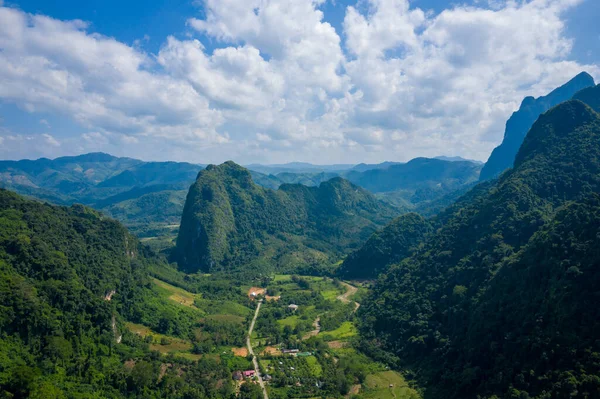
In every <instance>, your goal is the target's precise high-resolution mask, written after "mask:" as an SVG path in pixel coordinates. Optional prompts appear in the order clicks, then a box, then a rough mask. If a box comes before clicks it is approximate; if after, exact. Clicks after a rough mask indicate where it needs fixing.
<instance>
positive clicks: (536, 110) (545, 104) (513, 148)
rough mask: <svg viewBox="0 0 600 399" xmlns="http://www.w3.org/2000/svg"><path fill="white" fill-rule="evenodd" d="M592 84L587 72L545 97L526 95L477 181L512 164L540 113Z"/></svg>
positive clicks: (592, 80)
mask: <svg viewBox="0 0 600 399" xmlns="http://www.w3.org/2000/svg"><path fill="white" fill-rule="evenodd" d="M591 86H594V79H593V78H592V77H591V76H590V75H589V74H588V73H586V72H582V73H580V74H579V75H577V76H575V77H574V78H573V79H571V80H570V81H569V82H567V83H565V84H564V85H562V86H561V87H559V88H557V89H555V90H553V91H552V92H551V93H549V94H547V95H546V96H543V97H539V98H533V97H526V98H525V99H524V100H523V102H522V103H521V106H520V107H519V110H518V111H515V112H514V113H513V114H512V116H511V117H510V119H509V120H508V121H507V122H506V129H505V131H504V138H503V140H502V143H501V144H500V145H499V146H498V147H496V148H495V149H494V150H493V151H492V154H491V155H490V157H489V159H488V161H487V162H486V164H485V165H484V166H483V169H482V170H481V175H480V180H487V179H492V178H494V177H496V176H498V175H499V174H500V173H502V172H503V171H504V170H506V169H508V168H510V167H512V166H513V162H514V159H515V155H517V152H518V151H519V147H520V146H521V143H522V142H523V139H524V138H525V135H526V134H527V132H528V131H529V129H530V128H531V126H532V125H533V123H534V122H535V121H536V120H537V118H538V117H539V116H540V115H541V114H542V113H544V112H546V111H547V110H549V109H550V108H552V107H554V106H555V105H558V104H560V103H562V102H563V101H567V100H569V99H571V98H572V97H573V96H574V95H575V94H576V93H577V92H578V91H580V90H583V89H585V88H588V87H591Z"/></svg>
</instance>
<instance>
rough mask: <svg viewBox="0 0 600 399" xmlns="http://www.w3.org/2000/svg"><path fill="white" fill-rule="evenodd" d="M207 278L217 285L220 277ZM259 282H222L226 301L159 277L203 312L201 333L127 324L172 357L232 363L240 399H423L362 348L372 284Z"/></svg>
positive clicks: (190, 308) (178, 301)
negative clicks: (359, 315)
mask: <svg viewBox="0 0 600 399" xmlns="http://www.w3.org/2000/svg"><path fill="white" fill-rule="evenodd" d="M204 278H205V279H207V286H213V287H214V286H215V285H214V283H212V282H211V281H212V279H214V277H211V276H205V277H204ZM252 281H253V282H254V283H256V284H254V285H252V284H244V282H243V281H241V282H239V283H237V284H233V285H232V284H231V283H227V284H222V283H221V282H219V286H220V287H221V288H219V291H218V295H219V296H222V297H223V299H221V300H211V299H209V296H208V295H207V294H192V293H190V292H188V291H185V290H184V289H182V288H179V287H176V286H173V285H171V284H168V283H166V282H165V281H162V280H160V279H154V283H155V285H156V288H155V289H156V290H157V292H158V293H160V295H163V296H164V298H165V299H167V300H168V301H169V302H170V303H173V304H175V306H177V307H178V308H179V309H180V310H181V311H185V312H191V313H193V314H197V315H198V316H199V317H200V323H199V328H198V329H197V330H196V333H195V335H196V336H195V338H194V339H193V340H191V341H188V340H186V339H182V338H179V337H175V336H171V335H166V334H161V333H159V332H156V331H152V330H150V329H149V328H148V327H146V326H143V325H138V324H133V323H128V324H127V327H128V329H129V330H130V331H132V332H134V333H136V334H137V335H140V336H142V337H144V340H145V341H146V342H148V343H149V344H150V347H151V349H152V350H155V351H158V352H159V353H161V354H163V355H164V356H167V358H168V357H170V356H175V357H177V358H185V359H189V360H190V361H198V360H201V359H206V360H208V359H214V360H215V361H218V362H220V363H225V364H227V367H228V368H229V370H230V371H231V374H230V378H231V382H232V383H233V385H234V386H235V391H236V392H237V395H238V397H239V398H240V399H242V398H243V399H248V398H250V399H283V398H312V399H316V398H339V397H344V396H346V397H350V396H352V397H353V398H363V399H375V398H384V399H385V398H390V399H392V398H403V399H404V398H407V399H412V398H417V397H418V396H415V395H416V393H415V392H414V391H413V390H412V389H411V388H410V387H409V386H408V384H407V383H406V381H405V379H404V377H403V376H402V375H401V374H399V373H397V372H395V371H391V370H388V369H387V368H386V367H385V366H384V365H382V364H380V363H376V362H374V361H373V360H371V359H370V358H368V357H367V356H365V355H364V354H362V353H360V352H359V351H357V349H356V348H355V346H356V342H355V340H356V337H357V328H356V324H355V323H356V320H355V315H356V311H357V310H358V308H359V306H360V304H359V302H360V298H361V296H362V295H365V294H366V293H367V288H366V287H364V286H362V285H361V284H360V283H357V282H351V283H349V282H343V281H337V280H334V279H331V278H328V277H314V276H294V275H275V276H270V277H268V278H264V277H263V278H258V279H253V280H252ZM166 364H167V363H166Z"/></svg>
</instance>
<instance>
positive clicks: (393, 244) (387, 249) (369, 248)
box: [338, 213, 432, 279]
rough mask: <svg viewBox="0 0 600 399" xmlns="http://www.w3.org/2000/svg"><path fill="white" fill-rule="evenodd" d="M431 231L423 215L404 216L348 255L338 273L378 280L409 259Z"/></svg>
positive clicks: (353, 277)
mask: <svg viewBox="0 0 600 399" xmlns="http://www.w3.org/2000/svg"><path fill="white" fill-rule="evenodd" d="M431 230H432V225H431V224H430V223H429V222H428V221H427V220H426V219H424V218H423V217H422V216H420V215H418V214H416V213H407V214H405V215H402V216H400V217H398V218H396V219H395V220H394V221H392V222H391V223H390V224H388V225H387V226H386V227H385V228H384V229H383V230H381V231H378V232H376V233H374V234H373V235H372V236H371V237H370V238H369V240H368V241H367V242H366V243H365V244H364V245H363V246H362V247H361V248H360V249H358V250H357V251H355V252H352V253H351V254H350V255H348V257H347V258H346V259H345V260H344V263H343V264H342V266H341V267H340V269H339V270H338V274H339V275H340V276H342V277H343V278H346V279H357V278H358V279H366V278H370V279H373V278H376V277H377V276H378V275H379V274H380V273H381V272H383V271H385V269H386V267H387V266H389V265H391V264H393V263H397V262H399V261H401V260H402V259H404V258H406V257H408V256H409V255H410V254H411V252H412V251H413V249H414V248H415V247H416V246H417V245H418V244H419V243H420V242H421V241H422V240H423V239H424V238H425V236H426V235H427V234H428V233H430V232H431Z"/></svg>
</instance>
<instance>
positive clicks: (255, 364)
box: [246, 299, 269, 399]
mask: <svg viewBox="0 0 600 399" xmlns="http://www.w3.org/2000/svg"><path fill="white" fill-rule="evenodd" d="M260 305H262V299H259V300H258V304H257V305H256V311H255V312H254V318H253V319H252V323H250V328H249V329H248V336H247V337H246V345H247V346H248V353H250V355H252V363H253V364H254V372H255V373H256V377H257V378H258V383H259V385H260V388H261V389H262V391H263V396H264V398H265V399H269V395H267V387H265V382H264V381H263V379H262V375H260V367H258V359H256V355H255V354H254V350H252V343H251V342H250V337H251V336H252V331H253V330H254V324H255V323H256V318H257V317H258V312H259V311H260Z"/></svg>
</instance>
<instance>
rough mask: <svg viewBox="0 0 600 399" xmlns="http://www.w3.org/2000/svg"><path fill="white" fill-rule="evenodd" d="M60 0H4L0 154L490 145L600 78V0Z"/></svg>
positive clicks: (408, 151) (201, 153) (480, 152)
mask: <svg viewBox="0 0 600 399" xmlns="http://www.w3.org/2000/svg"><path fill="white" fill-rule="evenodd" d="M47 3H48V2H42V1H40V0H16V1H6V0H5V1H4V2H3V1H2V0H0V158H2V159H22V158H29V159H33V158H39V157H48V158H55V157H58V156H63V155H76V154H81V153H87V152H96V151H101V152H106V153H110V154H113V155H115V156H128V157H133V158H139V159H143V160H160V161H164V160H174V161H188V162H193V163H202V164H207V163H221V162H223V161H226V160H229V159H233V160H235V161H236V162H238V163H241V164H251V163H263V164H265V163H267V164H268V163H270V164H273V163H286V162H291V161H303V162H311V163H314V164H334V163H344V164H358V163H361V162H367V163H377V162H382V161H407V160H410V159H412V158H415V157H419V156H427V157H434V156H439V155H446V156H461V157H464V158H468V159H476V160H480V161H485V160H487V158H488V156H489V154H490V152H491V150H492V149H493V148H494V147H495V146H497V145H498V144H499V143H500V141H501V140H502V134H503V131H504V124H505V122H506V120H507V119H508V117H509V116H510V114H511V113H512V112H513V111H515V110H516V109H517V108H518V107H519V104H520V102H521V101H522V99H523V98H524V97H526V96H535V97H537V96H540V95H544V94H546V93H547V92H549V91H550V90H552V89H553V88H555V87H558V86H560V85H561V84H563V83H565V82H566V81H568V80H569V79H570V78H572V77H573V76H575V75H577V74H578V73H579V72H581V71H587V72H588V73H590V74H591V75H592V76H593V77H594V78H595V79H596V80H598V78H599V77H600V68H599V65H600V54H598V52H597V51H595V49H597V48H599V46H598V45H599V44H600V26H598V24H597V23H595V22H594V21H597V19H598V18H600V3H598V2H596V1H595V0H530V1H523V2H516V1H508V0H507V1H503V0H488V1H481V0H473V1H465V2H462V3H455V4H452V5H448V4H447V2H445V1H441V0H415V1H408V0H368V1H356V0H346V1H339V0H338V1H333V0H326V1H325V0H248V1H244V2H241V1H239V0H203V1H192V0H189V1H184V2H182V4H181V5H178V6H177V7H175V6H171V5H169V4H163V2H161V1H158V0H156V1H148V2H144V3H142V2H141V1H134V2H129V3H128V4H127V5H121V4H119V3H117V2H116V1H113V0H110V1H105V2H85V3H87V4H79V2H75V1H71V0H62V1H57V2H51V3H56V4H47ZM112 20H114V21H116V22H115V23H111V21H112ZM124 20H126V21H127V23H124ZM575 21H577V22H575Z"/></svg>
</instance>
